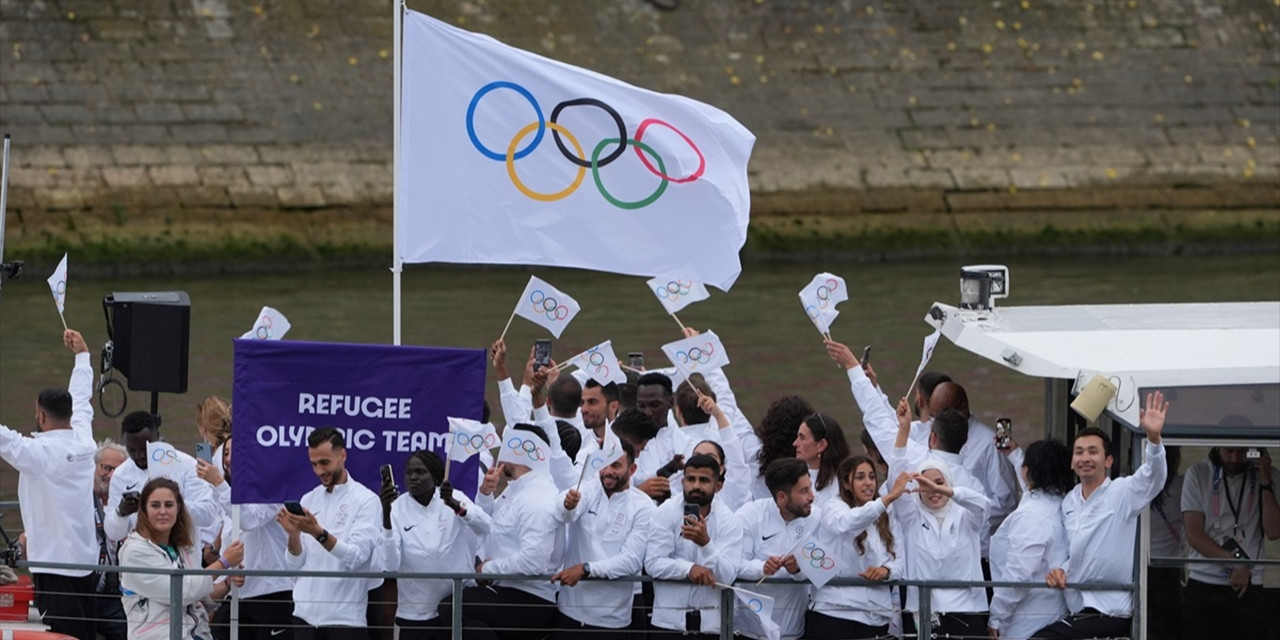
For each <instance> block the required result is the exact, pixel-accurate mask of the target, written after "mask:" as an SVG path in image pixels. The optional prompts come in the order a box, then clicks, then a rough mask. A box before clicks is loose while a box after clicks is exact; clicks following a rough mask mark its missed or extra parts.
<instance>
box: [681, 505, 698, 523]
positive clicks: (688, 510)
mask: <svg viewBox="0 0 1280 640" xmlns="http://www.w3.org/2000/svg"><path fill="white" fill-rule="evenodd" d="M689 518H693V521H694V522H697V521H698V520H701V519H702V507H700V506H698V505H696V504H692V503H689V502H686V503H684V519H685V521H688V520H689Z"/></svg>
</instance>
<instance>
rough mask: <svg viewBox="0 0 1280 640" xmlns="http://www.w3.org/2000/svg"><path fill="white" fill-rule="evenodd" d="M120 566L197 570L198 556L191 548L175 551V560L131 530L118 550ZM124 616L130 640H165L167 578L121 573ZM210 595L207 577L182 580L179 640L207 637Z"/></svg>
mask: <svg viewBox="0 0 1280 640" xmlns="http://www.w3.org/2000/svg"><path fill="white" fill-rule="evenodd" d="M120 566H121V567H140V568H148V569H199V568H201V566H200V555H199V553H197V552H196V550H195V548H194V547H184V548H180V549H178V550H177V558H176V559H175V558H172V557H171V556H170V555H169V552H168V551H166V550H165V549H164V548H163V547H161V546H160V545H157V544H156V543H154V542H152V541H150V540H148V539H146V538H144V537H142V536H141V535H139V534H138V532H136V531H134V532H131V533H130V534H129V537H128V538H126V539H125V541H124V545H123V546H121V547H120ZM120 593H121V594H123V596H124V598H123V602H124V611H125V616H126V617H128V620H129V638H130V640H167V639H168V637H169V624H170V619H171V617H172V615H173V612H172V607H171V606H170V602H169V576H167V575H164V574H159V573H145V574H144V573H129V572H128V571H127V570H126V571H122V572H121V573H120ZM211 593H213V579H212V578H211V577H210V576H186V577H184V578H183V579H182V607H183V612H182V637H183V638H195V637H197V636H198V637H201V638H209V637H212V635H211V634H210V632H209V611H208V610H207V609H206V608H205V604H204V600H205V599H206V598H208V597H209V595H210V594H211Z"/></svg>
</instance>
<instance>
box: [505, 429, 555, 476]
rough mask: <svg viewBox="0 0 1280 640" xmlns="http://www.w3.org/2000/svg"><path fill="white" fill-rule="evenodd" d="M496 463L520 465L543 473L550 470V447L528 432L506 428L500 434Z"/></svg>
mask: <svg viewBox="0 0 1280 640" xmlns="http://www.w3.org/2000/svg"><path fill="white" fill-rule="evenodd" d="M498 462H511V463H515V464H522V465H524V466H526V467H531V468H532V469H533V470H535V471H544V472H545V471H546V470H547V469H550V468H551V445H549V444H547V443H546V442H544V441H543V440H542V438H539V437H538V436H536V435H534V434H533V433H531V432H529V431H522V430H517V429H511V428H508V429H507V430H506V433H504V434H502V449H501V450H499V451H498Z"/></svg>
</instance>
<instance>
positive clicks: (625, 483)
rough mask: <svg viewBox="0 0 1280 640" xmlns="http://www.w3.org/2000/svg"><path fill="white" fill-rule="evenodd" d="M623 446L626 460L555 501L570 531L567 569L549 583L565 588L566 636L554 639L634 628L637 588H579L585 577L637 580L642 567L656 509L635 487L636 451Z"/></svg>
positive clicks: (606, 639)
mask: <svg viewBox="0 0 1280 640" xmlns="http://www.w3.org/2000/svg"><path fill="white" fill-rule="evenodd" d="M621 446H622V455H621V456H620V457H618V459H617V460H614V461H613V462H612V463H610V464H608V465H605V466H604V467H603V468H601V469H600V472H599V474H598V479H597V478H587V479H586V480H584V481H583V483H582V491H581V492H578V491H577V490H574V489H570V490H568V491H567V492H565V493H564V494H563V497H562V498H561V499H560V500H558V502H557V505H556V520H557V521H559V522H562V523H565V524H566V525H567V526H568V544H567V546H566V548H565V564H566V565H568V566H567V567H566V568H565V569H564V570H562V571H560V572H559V573H557V574H556V575H555V576H553V577H552V578H551V580H552V581H553V582H559V583H560V584H561V587H560V620H559V628H560V629H562V631H561V632H559V633H557V634H556V635H555V636H554V638H555V639H556V640H575V639H579V638H581V639H584V640H590V639H592V638H598V639H599V640H613V639H614V638H617V637H618V634H619V632H620V631H621V630H623V629H626V628H627V627H628V626H630V625H631V622H632V620H631V617H632V615H631V611H632V601H633V596H634V592H635V587H636V586H637V584H636V583H634V582H617V583H614V582H595V583H591V584H582V585H579V584H578V583H579V581H580V580H582V579H583V578H603V579H606V580H608V579H613V578H620V577H624V576H638V575H640V571H641V570H642V569H643V568H644V552H645V544H646V543H647V542H648V540H649V526H650V520H651V519H652V517H653V511H654V506H653V501H652V500H650V499H649V497H648V496H646V495H644V493H642V492H640V490H638V489H634V488H632V487H631V474H632V473H635V469H636V465H635V459H636V451H635V448H634V447H632V446H631V445H630V444H628V443H626V442H622V443H621ZM588 464H589V463H588ZM588 468H590V467H588Z"/></svg>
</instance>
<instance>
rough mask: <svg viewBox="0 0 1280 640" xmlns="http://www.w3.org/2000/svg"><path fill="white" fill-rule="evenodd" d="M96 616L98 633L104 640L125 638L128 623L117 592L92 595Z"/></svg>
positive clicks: (121, 639) (123, 639) (127, 632)
mask: <svg viewBox="0 0 1280 640" xmlns="http://www.w3.org/2000/svg"><path fill="white" fill-rule="evenodd" d="M93 599H94V601H95V602H94V608H95V610H96V612H97V618H98V635H100V636H102V637H103V638H104V640H125V639H126V638H127V637H128V635H129V625H128V624H126V622H125V617H124V602H123V601H122V600H120V594H119V592H117V593H99V594H95V595H94V596H93Z"/></svg>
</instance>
